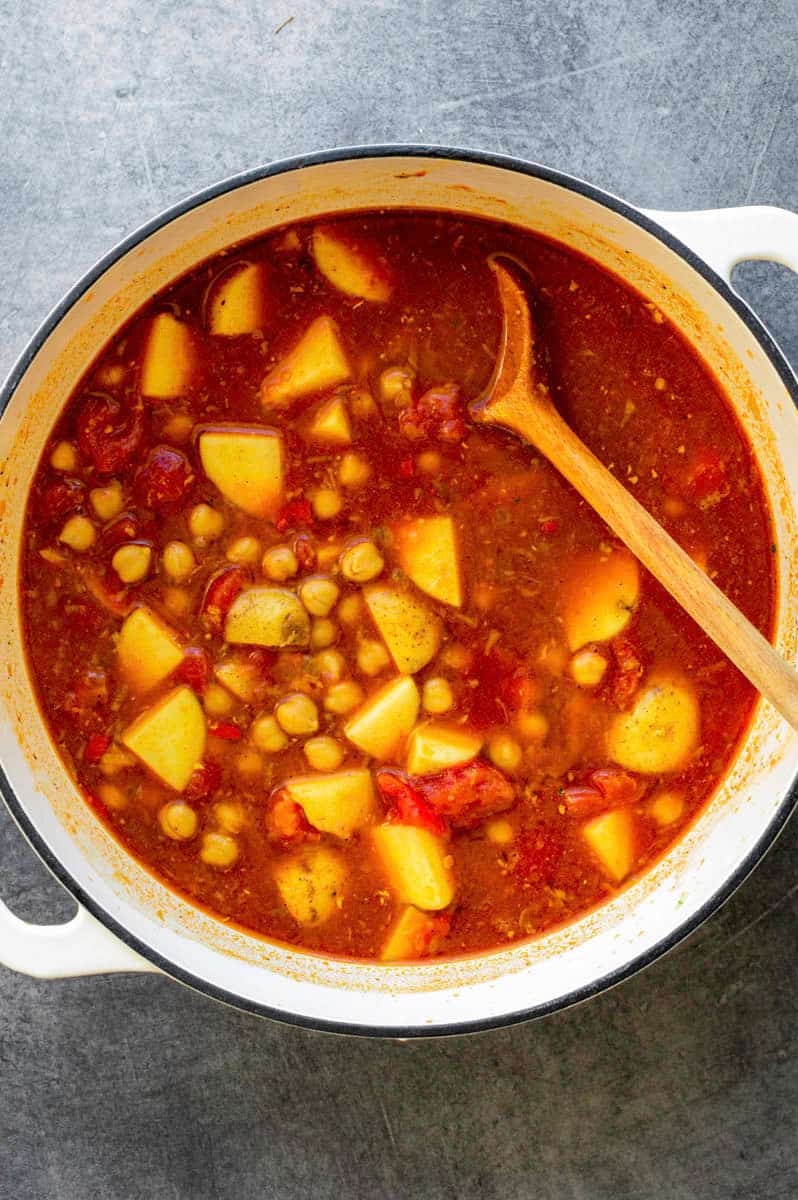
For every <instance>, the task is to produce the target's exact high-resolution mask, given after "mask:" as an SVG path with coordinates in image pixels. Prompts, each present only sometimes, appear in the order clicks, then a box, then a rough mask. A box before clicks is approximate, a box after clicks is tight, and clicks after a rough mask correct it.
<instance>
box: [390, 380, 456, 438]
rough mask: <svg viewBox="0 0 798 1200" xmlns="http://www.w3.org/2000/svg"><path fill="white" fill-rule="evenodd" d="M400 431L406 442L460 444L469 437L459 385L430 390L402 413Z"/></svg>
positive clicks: (442, 386) (454, 384)
mask: <svg viewBox="0 0 798 1200" xmlns="http://www.w3.org/2000/svg"><path fill="white" fill-rule="evenodd" d="M399 429H400V431H401V432H402V433H403V434H404V436H405V437H406V438H410V439H411V440H412V441H418V440H419V439H421V438H429V439H432V440H433V441H441V442H461V441H462V440H463V438H464V437H465V435H466V423H465V405H464V403H463V398H462V396H461V394H460V388H459V386H458V385H457V384H456V383H444V384H442V385H441V386H440V387H434V388H430V389H429V391H426V392H424V394H423V396H419V397H418V399H417V400H413V401H412V402H411V403H410V404H408V405H407V406H406V407H405V408H402V409H400V410H399Z"/></svg>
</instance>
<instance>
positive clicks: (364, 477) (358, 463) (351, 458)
mask: <svg viewBox="0 0 798 1200" xmlns="http://www.w3.org/2000/svg"><path fill="white" fill-rule="evenodd" d="M370 475H371V467H370V466H369V464H368V463H367V462H366V461H365V459H363V458H361V457H360V455H359V454H352V453H350V454H345V455H344V456H343V458H342V459H341V462H340V464H339V466H338V482H339V483H340V485H341V487H345V488H359V487H363V485H364V484H365V483H368V480H369V476H370Z"/></svg>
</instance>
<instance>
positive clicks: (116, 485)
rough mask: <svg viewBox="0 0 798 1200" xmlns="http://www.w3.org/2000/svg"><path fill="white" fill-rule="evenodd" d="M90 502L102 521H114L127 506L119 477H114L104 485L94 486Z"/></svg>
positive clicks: (90, 493) (90, 494)
mask: <svg viewBox="0 0 798 1200" xmlns="http://www.w3.org/2000/svg"><path fill="white" fill-rule="evenodd" d="M89 503H90V504H91V506H92V508H93V509H94V511H95V513H96V514H97V516H98V517H99V518H100V520H101V521H113V519H114V517H118V516H119V514H120V513H121V511H122V509H123V508H124V507H125V501H124V498H123V496H122V484H121V483H120V482H119V480H118V479H112V480H111V482H110V483H106V485H105V486H104V487H96V488H92V489H91V491H90V492H89Z"/></svg>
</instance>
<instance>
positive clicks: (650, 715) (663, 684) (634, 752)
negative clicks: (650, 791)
mask: <svg viewBox="0 0 798 1200" xmlns="http://www.w3.org/2000/svg"><path fill="white" fill-rule="evenodd" d="M700 736H701V713H700V709H699V706H698V700H697V699H696V695H695V692H694V691H693V688H692V685H691V684H690V683H689V682H688V680H687V679H685V678H684V677H683V676H678V675H666V674H661V675H657V676H652V678H651V679H650V680H648V681H647V683H646V684H645V685H644V687H643V689H642V691H641V692H640V693H639V695H638V697H637V700H636V702H635V705H634V707H633V708H632V710H631V711H630V712H623V713H619V714H618V716H617V717H616V718H615V720H614V721H613V723H612V725H611V726H610V729H609V733H608V735H607V750H608V752H609V755H610V758H612V759H613V760H614V761H615V762H617V763H620V765H621V766H622V767H627V768H628V769H629V770H630V771H639V772H640V773H641V774H642V775H660V774H664V773H666V772H668V771H678V770H680V769H681V768H682V767H683V766H685V765H686V763H687V761H688V760H689V759H690V757H691V755H692V754H693V752H694V751H695V750H696V748H697V746H698V743H699V740H700Z"/></svg>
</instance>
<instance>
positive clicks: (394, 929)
mask: <svg viewBox="0 0 798 1200" xmlns="http://www.w3.org/2000/svg"><path fill="white" fill-rule="evenodd" d="M440 923H441V918H440V917H431V916H430V915H429V914H428V913H425V912H421V911H420V910H419V909H417V908H414V907H413V905H412V904H408V906H407V908H403V909H402V911H401V912H400V914H399V916H398V917H397V918H396V920H395V921H394V923H393V925H392V926H391V929H390V932H389V934H388V937H387V939H386V941H385V945H384V946H383V948H382V950H381V951H380V958H381V959H382V961H383V962H401V961H403V960H404V959H409V958H423V957H424V955H425V954H428V953H429V950H430V944H431V942H432V941H433V939H435V938H436V936H437V935H438V929H439V926H440Z"/></svg>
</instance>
